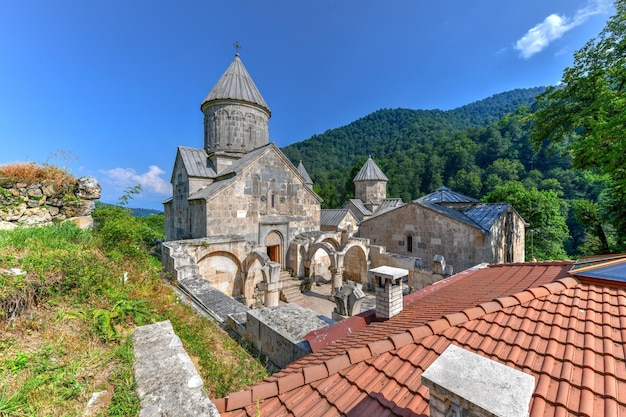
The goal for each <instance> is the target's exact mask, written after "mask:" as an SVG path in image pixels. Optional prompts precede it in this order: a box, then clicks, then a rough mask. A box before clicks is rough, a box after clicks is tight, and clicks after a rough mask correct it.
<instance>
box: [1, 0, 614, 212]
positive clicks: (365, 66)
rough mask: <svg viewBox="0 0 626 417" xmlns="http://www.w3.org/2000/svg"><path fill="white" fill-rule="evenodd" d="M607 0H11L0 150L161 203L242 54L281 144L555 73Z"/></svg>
mask: <svg viewBox="0 0 626 417" xmlns="http://www.w3.org/2000/svg"><path fill="white" fill-rule="evenodd" d="M613 12H614V9H613V7H612V2H611V1H610V0H550V1H546V0H525V1H520V0H474V1H465V0H438V1H426V0H390V1H385V2H383V1H381V0H377V1H372V0H298V1H293V0H292V1H288V0H266V1H258V0H228V1H215V0H188V1H184V2H174V1H165V0H152V1H145V0H132V1H121V0H109V1H98V2H95V1H84V0H55V1H50V0H19V1H16V0H0V164H3V163H11V162H17V161H33V162H38V163H52V164H55V165H59V166H63V167H67V168H68V169H69V170H70V171H71V172H72V173H73V174H74V175H76V176H78V177H80V176H83V175H91V176H94V177H96V178H97V179H98V180H99V181H100V183H101V185H102V187H103V194H102V201H105V202H110V203H115V202H117V201H118V199H119V197H120V196H121V195H122V194H123V193H124V190H125V189H126V188H127V187H129V186H132V185H135V184H141V185H142V188H143V192H142V194H141V195H140V196H137V197H135V199H134V200H133V201H131V203H130V205H131V206H133V207H144V208H155V209H161V208H162V206H161V202H162V201H163V200H165V199H166V198H167V197H169V196H170V195H171V187H170V184H169V179H170V175H171V170H172V166H173V162H174V157H175V154H176V147H177V146H178V145H184V146H190V147H196V148H201V147H202V146H203V138H202V131H203V122H202V113H201V112H200V103H201V102H202V100H203V98H204V97H205V96H206V94H207V93H208V92H209V91H210V89H211V87H212V86H213V84H214V83H215V82H216V81H217V80H218V79H219V77H220V76H221V74H222V73H223V72H224V70H225V69H226V68H227V67H228V65H229V64H230V62H231V61H232V59H233V58H234V53H235V49H234V47H233V43H234V42H235V41H237V42H239V43H240V44H241V45H242V49H241V50H240V54H241V59H242V61H243V63H244V65H245V66H246V68H247V69H248V72H249V73H250V75H251V76H252V78H253V79H254V81H255V83H256V85H257V87H258V88H259V90H260V91H261V93H262V95H263V97H264V98H265V100H266V102H267V103H268V105H269V106H270V109H271V110H272V118H271V119H270V140H271V141H273V142H275V143H276V144H277V145H278V146H285V145H288V144H290V143H293V142H298V141H302V140H305V139H307V138H309V137H311V136H312V135H313V134H319V133H323V132H324V131H326V130H328V129H332V128H336V127H339V126H343V125H346V124H348V123H350V122H352V121H354V120H356V119H358V118H360V117H363V116H365V115H367V114H369V113H371V112H373V111H376V110H378V109H381V108H398V107H404V108H411V109H435V108H438V109H444V110H446V109H451V108H455V107H458V106H461V105H464V104H468V103H470V102H473V101H476V100H480V99H483V98H486V97H489V96H491V95H493V94H496V93H500V92H503V91H507V90H511V89H514V88H526V87H536V86H542V85H549V84H555V83H557V82H558V81H559V80H560V78H561V75H562V72H563V69H564V68H566V67H567V66H568V65H571V63H572V61H573V53H574V52H575V51H576V50H577V49H579V48H580V47H581V46H583V45H584V43H585V42H586V41H588V40H589V39H591V38H593V37H594V36H596V35H597V34H598V33H599V32H600V31H601V30H602V28H603V27H604V24H605V22H606V20H607V19H608V17H609V16H610V15H611V14H613Z"/></svg>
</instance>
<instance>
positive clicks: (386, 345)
mask: <svg viewBox="0 0 626 417" xmlns="http://www.w3.org/2000/svg"><path fill="white" fill-rule="evenodd" d="M368 347H369V349H370V351H371V352H372V356H377V355H380V354H381V353H384V352H388V351H390V350H392V349H393V348H394V346H393V343H392V342H391V340H389V339H385V340H377V341H376V342H373V343H370V344H368Z"/></svg>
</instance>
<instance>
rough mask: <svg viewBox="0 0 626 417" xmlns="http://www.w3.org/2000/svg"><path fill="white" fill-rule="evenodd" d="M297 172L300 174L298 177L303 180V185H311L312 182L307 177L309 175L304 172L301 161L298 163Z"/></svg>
mask: <svg viewBox="0 0 626 417" xmlns="http://www.w3.org/2000/svg"><path fill="white" fill-rule="evenodd" d="M298 172H299V173H300V175H302V178H304V184H306V185H313V180H312V179H311V177H310V176H309V173H308V172H307V171H306V168H305V167H304V165H303V164H302V161H300V163H299V164H298Z"/></svg>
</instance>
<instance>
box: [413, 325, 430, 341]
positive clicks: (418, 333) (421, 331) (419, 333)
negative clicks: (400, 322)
mask: <svg viewBox="0 0 626 417" xmlns="http://www.w3.org/2000/svg"><path fill="white" fill-rule="evenodd" d="M409 333H411V336H412V337H413V340H415V341H418V340H420V339H422V338H424V337H426V336H430V335H432V334H433V331H432V330H431V328H430V327H428V326H419V327H413V328H411V329H409Z"/></svg>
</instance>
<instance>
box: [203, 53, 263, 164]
mask: <svg viewBox="0 0 626 417" xmlns="http://www.w3.org/2000/svg"><path fill="white" fill-rule="evenodd" d="M200 110H202V113H204V149H205V150H206V151H207V153H208V154H209V155H211V154H214V153H223V154H227V155H229V156H230V157H235V158H238V157H241V156H242V155H243V154H245V153H247V152H250V151H251V150H253V149H256V148H258V147H260V146H263V145H267V144H268V142H269V130H268V124H267V123H268V120H269V118H270V117H271V111H270V109H269V107H268V106H267V103H266V102H265V100H264V99H263V97H262V96H261V93H260V92H259V90H258V88H257V87H256V85H255V84H254V81H252V78H251V77H250V74H248V71H247V70H246V68H245V67H244V66H243V63H242V62H241V59H239V53H236V54H235V59H234V60H233V62H232V63H231V64H230V66H229V67H228V68H227V69H226V71H225V72H224V74H223V75H222V76H221V78H220V79H219V80H218V81H217V83H216V84H215V86H213V88H212V89H211V91H210V92H209V94H208V95H207V96H206V98H205V99H204V101H203V102H202V104H201V105H200Z"/></svg>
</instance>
